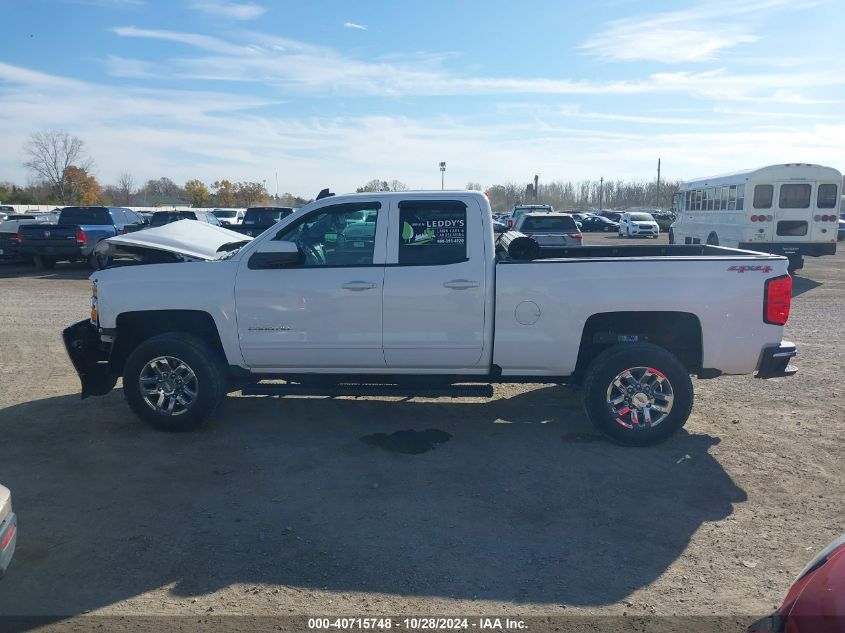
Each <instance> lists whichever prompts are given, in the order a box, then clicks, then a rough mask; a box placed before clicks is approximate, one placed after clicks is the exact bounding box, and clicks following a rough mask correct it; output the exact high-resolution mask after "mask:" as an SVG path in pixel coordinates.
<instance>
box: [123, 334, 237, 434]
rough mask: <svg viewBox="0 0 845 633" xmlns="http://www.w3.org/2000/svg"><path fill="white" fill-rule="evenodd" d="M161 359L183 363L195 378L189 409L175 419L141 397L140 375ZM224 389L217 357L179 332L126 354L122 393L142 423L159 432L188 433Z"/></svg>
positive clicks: (205, 416) (212, 407)
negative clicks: (194, 394)
mask: <svg viewBox="0 0 845 633" xmlns="http://www.w3.org/2000/svg"><path fill="white" fill-rule="evenodd" d="M164 356H167V357H172V358H175V359H178V360H180V361H182V362H184V363H185V364H186V365H187V366H188V367H189V368H190V369H191V370H192V371H193V374H194V376H195V378H196V397H195V398H194V399H193V401H192V404H191V405H190V407H188V408H186V410H185V411H184V412H181V413H178V414H177V415H169V414H167V413H162V412H159V411H156V410H155V409H153V407H152V406H151V405H150V404H148V403H147V401H146V400H145V399H144V395H143V394H142V393H141V385H140V383H139V381H140V379H141V375H142V371H145V369H146V368H147V364H148V363H150V362H151V361H152V360H153V359H156V358H158V357H164ZM174 374H175V372H174ZM227 385H228V381H227V378H226V371H225V363H224V360H223V358H221V355H220V353H219V352H217V351H215V350H214V349H212V348H211V347H210V346H209V345H208V344H207V343H206V342H205V341H203V340H202V339H200V338H197V337H195V336H192V335H191V334H186V333H183V332H169V333H167V334H159V335H158V336H154V337H152V338H149V339H147V340H146V341H144V342H142V343H141V344H140V345H138V347H136V348H135V349H134V350H133V351H132V353H131V354H129V357H128V358H127V359H126V364H125V365H124V369H123V393H124V396H125V397H126V400H127V402H128V403H129V407H130V408H131V409H132V411H133V412H134V413H135V415H137V416H138V417H139V418H141V419H142V420H144V422H146V423H147V424H149V425H150V426H152V427H154V428H156V429H159V430H161V431H175V432H182V431H192V430H194V429H196V428H197V427H199V426H200V425H202V424H203V422H205V421H206V420H207V419H208V418H209V417H210V416H211V415H212V414H213V413H214V410H215V409H216V408H217V405H218V404H220V399H221V398H222V397H223V396H224V395H225V394H226V391H227Z"/></svg>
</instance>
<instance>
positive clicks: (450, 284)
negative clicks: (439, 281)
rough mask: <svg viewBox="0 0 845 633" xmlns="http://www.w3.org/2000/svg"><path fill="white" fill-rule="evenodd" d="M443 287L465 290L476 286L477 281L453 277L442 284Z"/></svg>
mask: <svg viewBox="0 0 845 633" xmlns="http://www.w3.org/2000/svg"><path fill="white" fill-rule="evenodd" d="M443 287H444V288H451V289H452V290H466V289H468V288H478V282H477V281H470V280H469V279H453V280H452V281H447V282H446V283H444V284H443Z"/></svg>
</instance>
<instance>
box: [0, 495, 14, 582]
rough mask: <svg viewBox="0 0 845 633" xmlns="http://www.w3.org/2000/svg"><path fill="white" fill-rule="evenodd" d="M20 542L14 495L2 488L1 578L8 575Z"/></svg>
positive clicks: (0, 511)
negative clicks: (14, 510) (16, 547)
mask: <svg viewBox="0 0 845 633" xmlns="http://www.w3.org/2000/svg"><path fill="white" fill-rule="evenodd" d="M17 540H18V519H17V517H16V516H15V513H14V512H12V493H11V492H10V491H9V489H8V488H6V487H5V486H0V577H2V576H3V574H5V573H6V570H7V569H8V568H9V563H11V562H12V556H13V555H14V554H15V544H16V543H17Z"/></svg>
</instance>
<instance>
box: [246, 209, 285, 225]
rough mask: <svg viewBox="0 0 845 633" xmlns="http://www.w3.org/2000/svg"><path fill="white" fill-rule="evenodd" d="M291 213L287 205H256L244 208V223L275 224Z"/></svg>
mask: <svg viewBox="0 0 845 633" xmlns="http://www.w3.org/2000/svg"><path fill="white" fill-rule="evenodd" d="M291 213H293V209H291V208H288V207H260V208H259V207H256V208H250V209H247V210H246V213H245V214H244V224H259V225H262V224H275V223H276V222H278V221H279V220H281V219H282V218H286V217H288V216H289V215H290V214H291Z"/></svg>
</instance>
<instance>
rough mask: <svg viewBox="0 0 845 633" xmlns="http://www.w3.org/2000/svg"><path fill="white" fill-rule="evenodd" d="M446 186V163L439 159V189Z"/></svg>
mask: <svg viewBox="0 0 845 633" xmlns="http://www.w3.org/2000/svg"><path fill="white" fill-rule="evenodd" d="M445 188H446V163H445V161H440V190H441V191H442V190H443V189H445Z"/></svg>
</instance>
